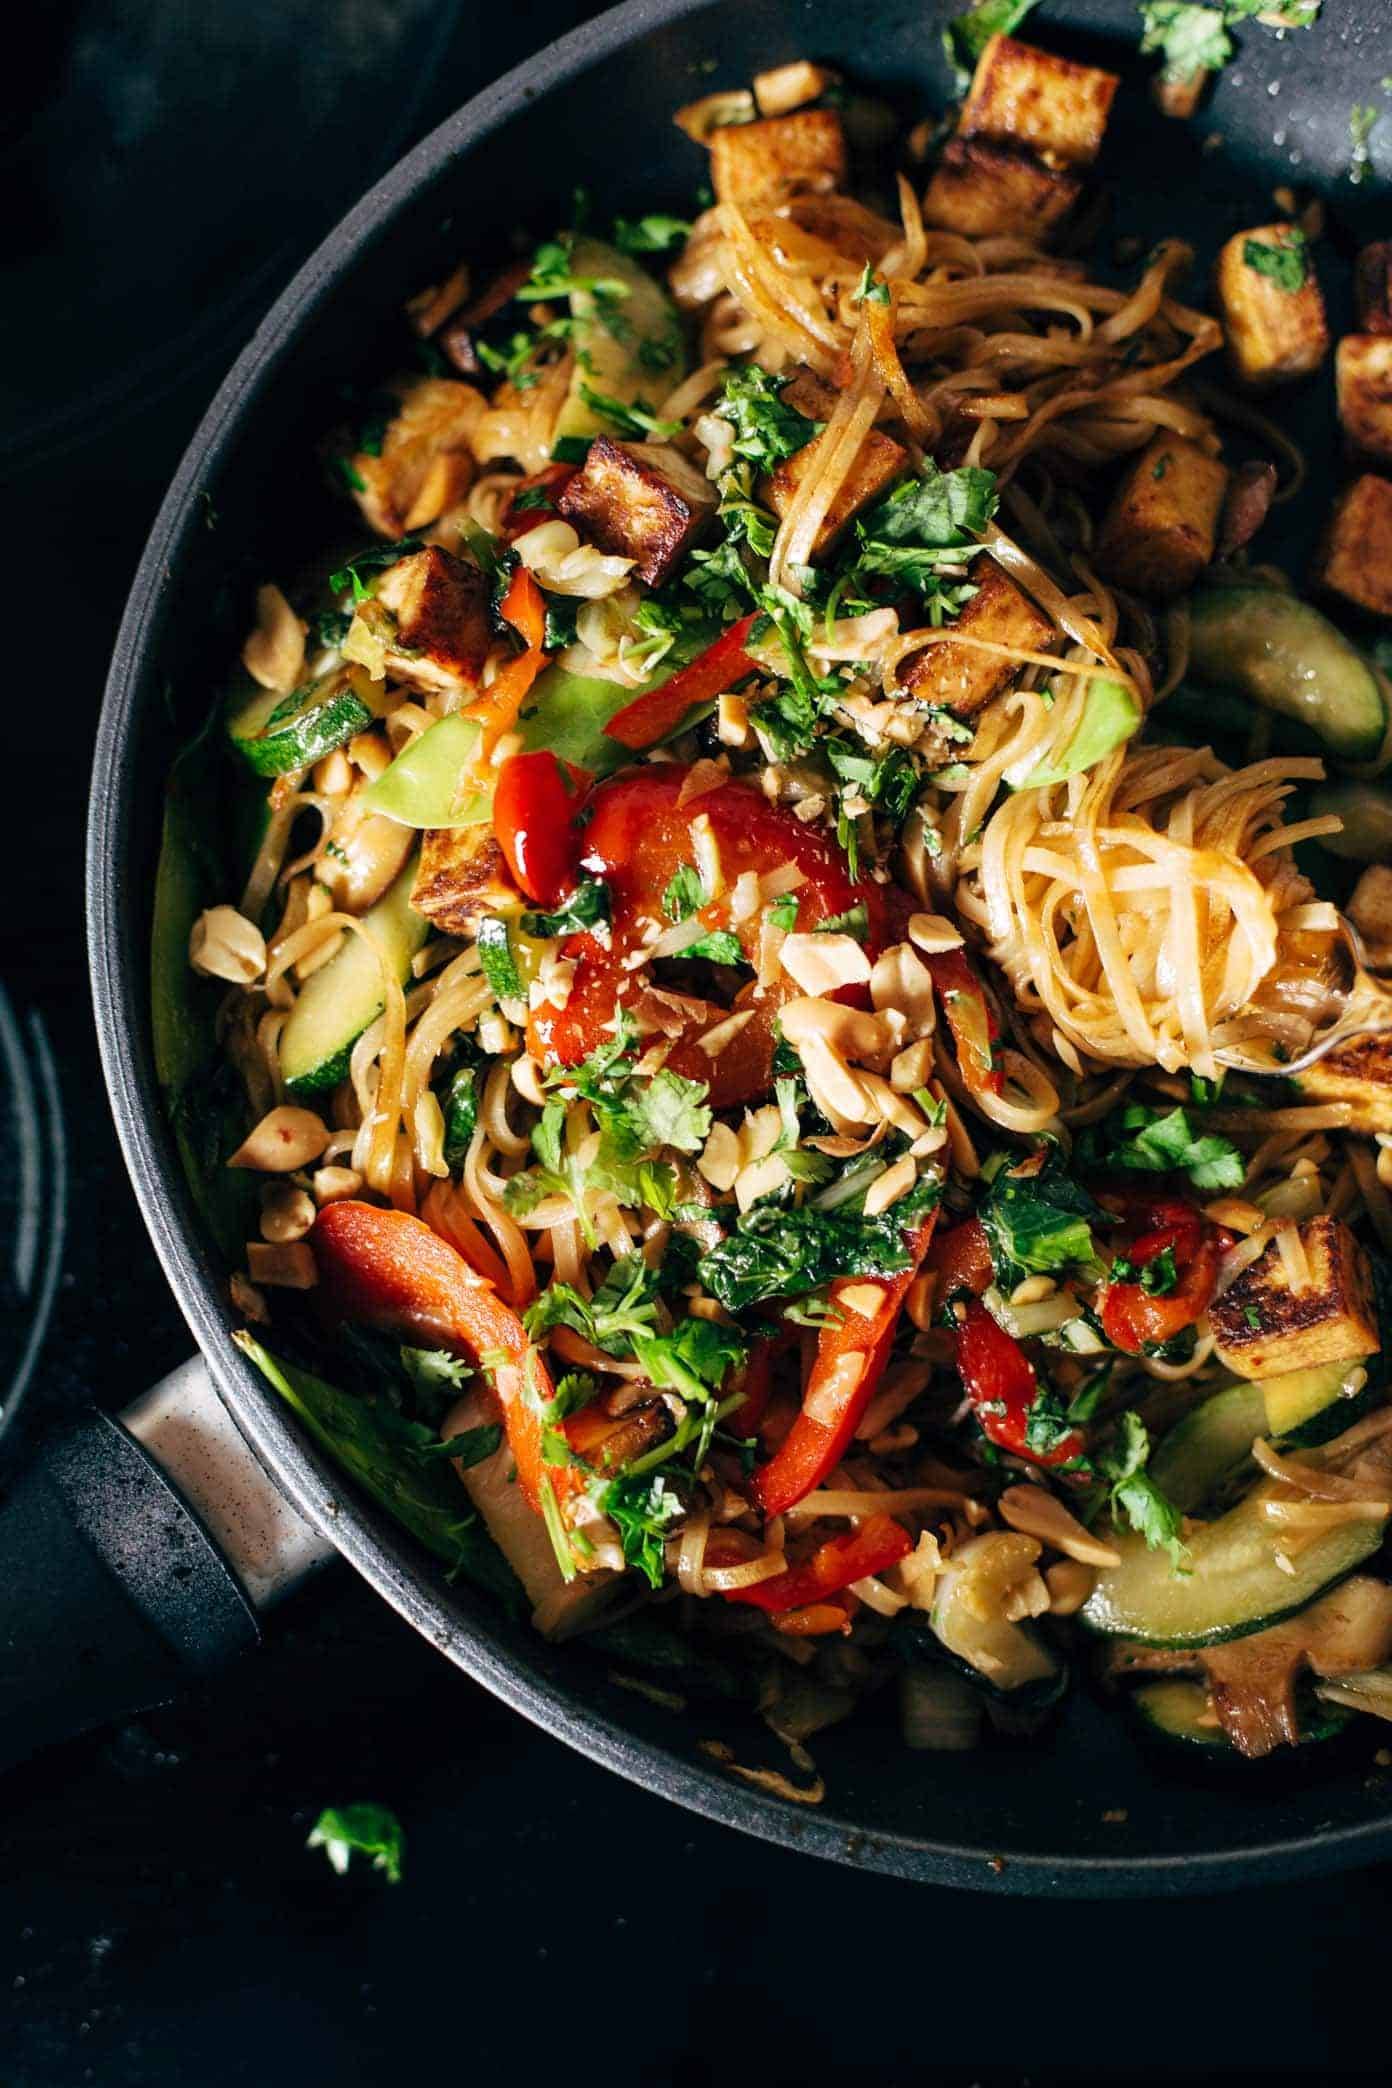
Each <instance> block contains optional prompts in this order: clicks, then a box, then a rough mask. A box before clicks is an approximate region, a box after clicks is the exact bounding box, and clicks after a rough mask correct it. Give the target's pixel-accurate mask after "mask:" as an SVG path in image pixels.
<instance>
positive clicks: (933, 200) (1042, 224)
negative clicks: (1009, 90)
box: [923, 138, 1083, 245]
mask: <svg viewBox="0 0 1392 2088" xmlns="http://www.w3.org/2000/svg"><path fill="white" fill-rule="evenodd" d="M1082 187H1083V185H1082V182H1081V181H1080V180H1079V178H1078V176H1077V175H1076V174H1070V173H1068V172H1067V171H1066V170H1065V169H1063V168H1061V167H1046V166H1045V164H1044V162H1043V160H1041V159H1040V158H1038V156H1037V155H1036V154H1035V153H1033V152H1029V151H1027V150H1025V149H1024V148H1023V147H1020V146H1016V145H999V144H996V143H995V142H994V141H993V140H992V139H989V138H952V139H950V140H949V142H948V144H947V147H946V149H945V150H944V152H943V156H942V158H941V159H940V160H939V162H938V166H937V170H936V172H935V173H934V175H933V178H932V180H931V181H930V182H929V184H928V190H927V194H926V195H925V196H924V198H923V215H924V218H925V219H926V221H927V222H928V223H929V224H930V225H936V226H937V227H938V229H939V230H940V231H943V232H960V233H962V234H963V235H964V236H965V237H966V238H968V239H982V238H986V237H988V236H989V235H991V234H1003V235H1004V234H1008V235H1011V236H1014V237H1018V238H1021V239H1033V240H1035V241H1037V242H1038V243H1039V244H1040V245H1043V244H1044V243H1045V242H1046V241H1047V240H1048V238H1049V235H1050V233H1051V232H1053V231H1055V230H1056V229H1057V227H1058V226H1059V225H1060V224H1061V223H1062V221H1063V219H1064V218H1066V217H1067V215H1068V213H1069V211H1070V210H1071V209H1072V208H1073V206H1074V204H1075V203H1076V202H1077V200H1078V197H1079V196H1080V195H1081V194H1082Z"/></svg>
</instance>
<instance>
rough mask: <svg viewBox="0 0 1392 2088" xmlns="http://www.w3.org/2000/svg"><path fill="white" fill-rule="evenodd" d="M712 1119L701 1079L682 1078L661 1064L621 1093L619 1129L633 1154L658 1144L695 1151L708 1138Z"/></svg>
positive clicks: (683, 1150) (684, 1151)
mask: <svg viewBox="0 0 1392 2088" xmlns="http://www.w3.org/2000/svg"><path fill="white" fill-rule="evenodd" d="M712 1121H713V1120H712V1117H711V1113H710V1110H709V1109H708V1108H707V1106H706V1087H705V1084H704V1082H702V1081H699V1080H686V1079H684V1078H683V1077H682V1075H681V1074H680V1073H669V1072H668V1071H667V1070H666V1068H665V1067H664V1068H663V1070H662V1071H661V1072H660V1073H655V1074H654V1075H653V1077H652V1079H651V1080H649V1081H646V1082H643V1083H640V1084H638V1085H636V1086H635V1087H633V1088H631V1089H630V1090H629V1091H628V1093H626V1094H625V1096H624V1101H623V1118H622V1123H623V1132H624V1134H626V1136H627V1137H628V1138H629V1139H630V1140H631V1141H632V1149H633V1151H634V1152H635V1153H639V1152H643V1153H647V1152H652V1151H654V1150H655V1149H656V1148H657V1147H659V1146H673V1147H675V1148H676V1150H677V1151H678V1152H679V1153H698V1152H699V1151H700V1150H701V1147H702V1146H703V1145H704V1144H705V1142H706V1140H707V1139H708V1138H709V1137H710V1129H711V1123H712Z"/></svg>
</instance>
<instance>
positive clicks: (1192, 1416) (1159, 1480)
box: [1150, 1381, 1267, 1515]
mask: <svg viewBox="0 0 1392 2088" xmlns="http://www.w3.org/2000/svg"><path fill="white" fill-rule="evenodd" d="M1266 1426H1267V1423H1266V1401H1265V1400H1264V1399H1263V1397H1262V1389H1261V1386H1260V1385H1257V1384H1249V1383H1247V1382H1245V1381H1244V1382H1243V1383H1241V1384H1237V1385H1226V1386H1224V1388H1223V1390H1222V1391H1221V1392H1215V1393H1213V1394H1212V1395H1211V1396H1210V1397H1209V1398H1208V1399H1205V1400H1203V1401H1202V1402H1201V1403H1200V1405H1198V1406H1196V1407H1194V1408H1193V1409H1192V1410H1191V1412H1189V1413H1187V1414H1185V1415H1184V1416H1183V1418H1182V1419H1181V1420H1179V1421H1177V1422H1176V1423H1175V1425H1174V1427H1173V1428H1172V1429H1170V1430H1169V1431H1168V1433H1167V1434H1166V1435H1165V1436H1164V1437H1163V1439H1162V1440H1161V1442H1160V1444H1159V1447H1158V1448H1157V1450H1156V1452H1155V1455H1154V1456H1153V1457H1152V1459H1151V1462H1150V1473H1151V1477H1152V1478H1153V1479H1154V1481H1155V1483H1156V1485H1157V1486H1158V1487H1159V1488H1160V1491H1161V1492H1162V1493H1164V1494H1166V1495H1168V1497H1169V1499H1170V1500H1172V1501H1173V1502H1174V1504H1175V1506H1176V1508H1179V1509H1182V1510H1183V1512H1184V1514H1186V1515H1197V1514H1198V1513H1199V1511H1200V1510H1201V1509H1202V1508H1203V1506H1204V1503H1205V1502H1206V1501H1210V1500H1211V1499H1212V1498H1213V1496H1214V1494H1215V1493H1216V1492H1217V1491H1218V1489H1219V1488H1220V1487H1221V1486H1222V1484H1223V1482H1224V1481H1225V1480H1229V1479H1231V1478H1232V1477H1233V1476H1234V1474H1235V1473H1237V1472H1239V1471H1241V1470H1242V1468H1243V1467H1244V1466H1246V1465H1248V1463H1249V1460H1250V1458H1251V1452H1252V1445H1253V1443H1254V1442H1255V1441H1256V1439H1257V1437H1258V1436H1261V1435H1265V1434H1266Z"/></svg>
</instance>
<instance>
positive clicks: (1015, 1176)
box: [978, 1146, 1107, 1294]
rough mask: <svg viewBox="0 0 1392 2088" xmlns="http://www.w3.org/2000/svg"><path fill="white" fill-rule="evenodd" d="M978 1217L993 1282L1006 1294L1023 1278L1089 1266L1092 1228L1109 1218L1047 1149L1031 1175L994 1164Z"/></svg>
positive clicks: (1053, 1149)
mask: <svg viewBox="0 0 1392 2088" xmlns="http://www.w3.org/2000/svg"><path fill="white" fill-rule="evenodd" d="M978 1215H979V1216H980V1219H981V1223H982V1224H983V1226H984V1227H985V1228H986V1238H987V1240H988V1242H989V1243H990V1248H991V1266H992V1269H993V1270H994V1272H995V1278H996V1282H997V1284H998V1285H999V1286H1000V1288H1001V1289H1002V1290H1003V1291H1005V1292H1006V1293H1007V1294H1008V1293H1009V1292H1010V1291H1012V1290H1013V1289H1014V1288H1015V1285H1016V1284H1017V1283H1023V1282H1024V1280H1025V1278H1026V1277H1027V1276H1042V1275H1053V1274H1055V1273H1056V1272H1057V1271H1058V1270H1060V1269H1065V1268H1069V1267H1079V1268H1088V1267H1090V1266H1091V1265H1092V1264H1093V1263H1094V1262H1095V1260H1096V1248H1095V1247H1094V1245H1093V1238H1092V1227H1093V1226H1094V1225H1099V1224H1102V1223H1104V1222H1105V1219H1106V1215H1107V1214H1106V1212H1105V1211H1103V1209H1102V1208H1101V1206H1100V1205H1099V1204H1098V1203H1097V1202H1096V1201H1095V1200H1094V1199H1093V1198H1092V1197H1091V1196H1089V1194H1088V1192H1087V1190H1086V1189H1084V1188H1082V1187H1081V1186H1080V1185H1079V1184H1078V1183H1077V1182H1075V1181H1074V1180H1073V1178H1072V1176H1071V1175H1070V1174H1069V1172H1068V1170H1067V1168H1066V1167H1065V1166H1064V1164H1063V1162H1062V1160H1061V1159H1060V1157H1059V1154H1058V1151H1057V1148H1056V1147H1053V1146H1049V1147H1047V1148H1046V1149H1045V1157H1044V1160H1043V1164H1042V1165H1041V1166H1040V1167H1039V1168H1038V1170H1037V1171H1036V1172H1035V1173H1033V1174H1021V1173H1019V1172H1018V1170H1013V1169H1012V1168H1011V1167H1010V1166H1009V1165H1008V1164H1002V1165H1000V1166H998V1167H997V1169H996V1171H995V1173H994V1175H993V1176H992V1178H991V1181H990V1183H989V1186H988V1188H987V1191H986V1196H985V1198H984V1200H983V1202H982V1204H981V1208H980V1211H979V1214H978Z"/></svg>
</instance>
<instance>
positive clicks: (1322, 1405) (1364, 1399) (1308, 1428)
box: [1259, 1363, 1383, 1450]
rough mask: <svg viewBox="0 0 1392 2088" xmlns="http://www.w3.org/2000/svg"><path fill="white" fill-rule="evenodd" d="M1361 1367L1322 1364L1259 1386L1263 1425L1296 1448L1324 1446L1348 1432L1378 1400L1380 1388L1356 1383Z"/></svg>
mask: <svg viewBox="0 0 1392 2088" xmlns="http://www.w3.org/2000/svg"><path fill="white" fill-rule="evenodd" d="M1355 1372H1364V1374H1365V1375H1366V1371H1365V1366H1364V1365H1363V1364H1362V1363H1324V1364H1317V1365H1316V1366H1315V1367H1314V1368H1313V1369H1311V1370H1288V1371H1287V1372H1286V1373H1285V1375H1284V1376H1283V1377H1274V1378H1267V1379H1265V1380H1264V1381H1263V1383H1262V1384H1261V1386H1260V1388H1259V1389H1260V1391H1261V1394H1262V1397H1263V1399H1264V1400H1265V1401H1266V1420H1267V1427H1268V1428H1269V1430H1270V1432H1271V1434H1272V1435H1274V1436H1280V1437H1281V1438H1282V1440H1283V1441H1284V1442H1285V1443H1286V1444H1287V1445H1288V1446H1289V1447H1290V1448H1291V1449H1295V1450H1308V1449H1309V1448H1311V1446H1312V1445H1313V1444H1315V1443H1327V1442H1328V1441H1329V1438H1330V1437H1331V1436H1336V1435H1342V1434H1343V1432H1344V1430H1345V1429H1346V1428H1352V1426H1353V1424H1354V1422H1355V1421H1359V1420H1361V1419H1362V1417H1363V1415H1364V1414H1366V1413H1368V1412H1369V1411H1370V1410H1371V1409H1372V1408H1373V1407H1375V1406H1377V1405H1379V1404H1380V1402H1381V1400H1382V1396H1383V1394H1382V1388H1381V1386H1379V1385H1376V1384H1374V1383H1372V1382H1371V1381H1369V1382H1367V1383H1365V1384H1363V1385H1362V1386H1359V1385H1358V1382H1357V1379H1356V1377H1355V1375H1354V1373H1355Z"/></svg>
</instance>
